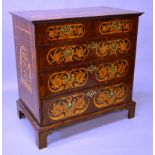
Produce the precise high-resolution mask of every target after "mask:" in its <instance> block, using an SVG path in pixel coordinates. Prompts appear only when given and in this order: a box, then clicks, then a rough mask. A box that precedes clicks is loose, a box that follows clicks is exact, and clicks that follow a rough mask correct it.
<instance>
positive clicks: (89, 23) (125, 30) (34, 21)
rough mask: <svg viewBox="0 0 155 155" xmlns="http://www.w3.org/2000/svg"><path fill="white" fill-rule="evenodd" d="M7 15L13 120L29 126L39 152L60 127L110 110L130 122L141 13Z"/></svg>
mask: <svg viewBox="0 0 155 155" xmlns="http://www.w3.org/2000/svg"><path fill="white" fill-rule="evenodd" d="M11 14H12V16H13V27H14V40H15V49H16V62H17V76H18V88H19V100H17V111H18V116H19V118H22V117H23V116H26V117H27V118H28V119H29V120H30V122H31V124H32V126H33V127H34V130H35V134H36V141H37V144H38V147H39V148H43V147H46V146H47V136H48V134H50V133H52V131H54V130H56V129H57V128H59V127H62V126H66V125H71V124H74V123H78V122H80V121H83V120H87V119H90V118H93V117H96V116H99V115H103V114H104V113H107V112H111V111H115V110H123V109H126V110H128V111H129V113H128V117H129V118H132V117H134V114H135V102H134V101H132V90H133V77H134V66H135V55H136V40H137V30H138V18H139V16H140V15H141V14H142V13H141V12H135V11H126V10H120V9H114V8H107V7H98V8H81V9H65V10H51V11H25V12H24V11H23V12H11Z"/></svg>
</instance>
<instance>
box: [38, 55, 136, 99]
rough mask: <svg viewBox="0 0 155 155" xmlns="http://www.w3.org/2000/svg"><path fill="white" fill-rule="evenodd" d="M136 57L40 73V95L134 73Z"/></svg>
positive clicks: (71, 89) (79, 87)
mask: <svg viewBox="0 0 155 155" xmlns="http://www.w3.org/2000/svg"><path fill="white" fill-rule="evenodd" d="M133 70H134V59H133V58H124V59H120V60H116V61H112V62H105V61H99V62H93V63H87V64H83V65H79V66H75V67H72V68H68V69H65V70H60V71H58V70H54V71H51V72H45V73H41V74H40V93H41V94H40V95H41V97H44V96H48V95H57V94H61V93H64V92H70V91H73V90H79V89H83V88H87V87H93V86H97V85H100V84H104V83H108V82H111V81H115V80H120V79H123V78H126V77H129V76H132V75H133Z"/></svg>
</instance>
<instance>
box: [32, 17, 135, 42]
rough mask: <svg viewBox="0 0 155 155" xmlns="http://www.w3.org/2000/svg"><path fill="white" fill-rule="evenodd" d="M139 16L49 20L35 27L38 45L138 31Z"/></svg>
mask: <svg viewBox="0 0 155 155" xmlns="http://www.w3.org/2000/svg"><path fill="white" fill-rule="evenodd" d="M137 22H138V18H137V17H129V18H127V17H126V18H106V19H105V18H104V19H87V20H79V21H67V22H64V21H63V22H62V21H61V22H60V21H59V22H55V21H51V22H47V23H40V24H37V25H36V27H35V31H36V41H37V45H40V44H55V43H65V42H73V41H74V42H76V41H82V40H86V39H87V40H90V39H92V38H102V37H108V36H111V35H115V34H117V35H119V34H120V35H124V34H125V35H126V34H128V33H136V32H137Z"/></svg>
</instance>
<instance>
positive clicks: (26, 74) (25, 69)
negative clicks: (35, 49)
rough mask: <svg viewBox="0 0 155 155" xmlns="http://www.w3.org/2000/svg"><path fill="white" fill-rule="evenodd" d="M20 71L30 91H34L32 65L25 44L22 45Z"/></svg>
mask: <svg viewBox="0 0 155 155" xmlns="http://www.w3.org/2000/svg"><path fill="white" fill-rule="evenodd" d="M20 71H21V82H22V84H23V85H24V87H25V88H26V89H27V90H28V91H29V92H31V93H32V75H31V74H32V73H31V65H30V62H29V58H28V53H27V49H26V48H25V47H24V46H21V48H20Z"/></svg>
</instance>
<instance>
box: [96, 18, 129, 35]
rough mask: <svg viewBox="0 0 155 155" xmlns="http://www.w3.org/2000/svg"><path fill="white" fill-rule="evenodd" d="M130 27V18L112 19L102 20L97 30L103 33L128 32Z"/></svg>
mask: <svg viewBox="0 0 155 155" xmlns="http://www.w3.org/2000/svg"><path fill="white" fill-rule="evenodd" d="M131 27H132V21H131V20H114V21H106V22H102V23H101V24H100V27H99V32H100V33H101V34H102V35H104V34H114V33H124V32H130V30H131Z"/></svg>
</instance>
